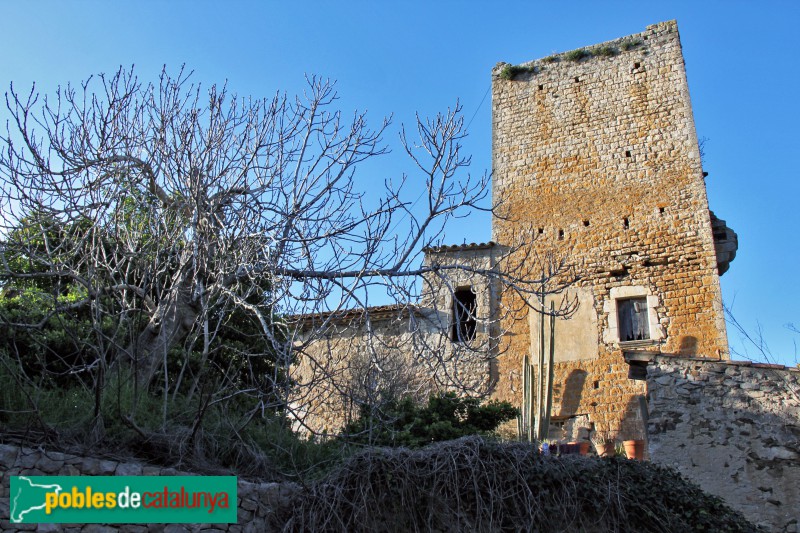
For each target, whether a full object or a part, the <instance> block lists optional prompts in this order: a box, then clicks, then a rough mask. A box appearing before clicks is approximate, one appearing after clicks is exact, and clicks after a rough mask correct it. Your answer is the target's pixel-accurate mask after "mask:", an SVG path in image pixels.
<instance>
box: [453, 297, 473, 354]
mask: <svg viewBox="0 0 800 533" xmlns="http://www.w3.org/2000/svg"><path fill="white" fill-rule="evenodd" d="M476 310H477V298H476V296H475V293H474V292H472V289H471V288H469V287H467V288H464V289H456V292H455V294H454V295H453V331H452V335H451V338H452V340H453V342H465V341H471V340H473V339H474V338H475V330H476V328H477V325H478V321H477V319H476V317H475V311H476Z"/></svg>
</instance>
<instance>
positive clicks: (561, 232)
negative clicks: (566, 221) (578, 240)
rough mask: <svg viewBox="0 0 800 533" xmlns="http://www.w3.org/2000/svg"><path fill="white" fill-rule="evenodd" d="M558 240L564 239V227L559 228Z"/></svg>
mask: <svg viewBox="0 0 800 533" xmlns="http://www.w3.org/2000/svg"><path fill="white" fill-rule="evenodd" d="M558 240H559V241H563V240H564V230H563V229H560V230H558Z"/></svg>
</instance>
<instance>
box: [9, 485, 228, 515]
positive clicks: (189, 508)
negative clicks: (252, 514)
mask: <svg viewBox="0 0 800 533" xmlns="http://www.w3.org/2000/svg"><path fill="white" fill-rule="evenodd" d="M10 496H11V497H10V501H9V515H10V516H9V518H10V520H11V522H14V523H23V524H33V523H68V524H114V523H116V524H146V523H157V524H158V523H161V524H198V523H213V524H223V523H235V522H236V477H234V476H12V477H11V494H10Z"/></svg>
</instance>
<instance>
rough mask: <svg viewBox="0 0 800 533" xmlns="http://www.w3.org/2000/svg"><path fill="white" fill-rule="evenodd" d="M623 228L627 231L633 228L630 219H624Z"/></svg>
mask: <svg viewBox="0 0 800 533" xmlns="http://www.w3.org/2000/svg"><path fill="white" fill-rule="evenodd" d="M622 227H623V228H625V229H628V228H630V227H631V221H630V220H629V219H628V217H625V218H623V219H622Z"/></svg>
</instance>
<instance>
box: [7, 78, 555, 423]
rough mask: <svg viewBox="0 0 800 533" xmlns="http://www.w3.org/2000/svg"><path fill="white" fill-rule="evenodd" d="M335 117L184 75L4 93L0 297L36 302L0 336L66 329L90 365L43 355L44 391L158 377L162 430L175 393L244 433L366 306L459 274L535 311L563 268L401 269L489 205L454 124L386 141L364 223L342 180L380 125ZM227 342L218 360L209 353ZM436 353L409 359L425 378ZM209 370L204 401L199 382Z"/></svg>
mask: <svg viewBox="0 0 800 533" xmlns="http://www.w3.org/2000/svg"><path fill="white" fill-rule="evenodd" d="M335 101H336V93H335V90H334V85H333V84H332V83H331V82H329V81H327V80H323V79H319V78H315V77H312V78H310V79H308V86H307V89H306V91H305V93H304V94H303V95H302V96H298V97H290V96H288V95H286V94H280V93H279V94H276V95H275V96H273V97H272V98H268V99H248V98H238V97H237V96H236V95H233V94H230V93H229V91H228V90H227V88H226V87H225V86H222V87H219V86H211V87H210V88H208V89H203V88H201V87H200V86H199V85H197V84H194V83H192V82H191V80H190V73H188V72H186V71H184V70H181V71H179V72H178V73H177V74H176V75H174V76H172V75H170V74H168V73H167V72H166V71H163V72H162V73H161V75H160V77H159V80H158V82H157V83H154V84H147V83H142V82H141V81H140V80H139V79H138V78H137V77H136V75H135V74H134V72H133V69H130V70H127V69H120V70H119V71H118V72H116V73H114V74H113V75H111V76H106V75H99V76H95V77H92V78H90V79H88V80H87V81H85V82H83V83H81V84H80V85H78V86H72V85H67V86H66V87H64V88H60V89H58V90H57V91H56V92H55V94H53V95H51V96H41V95H39V94H38V93H37V92H36V91H35V90H34V89H31V91H30V92H28V93H20V92H18V91H17V90H16V89H15V88H14V87H13V86H12V87H11V89H10V91H9V92H8V93H7V94H6V107H7V111H8V117H7V122H6V131H5V133H4V134H3V135H2V137H1V138H0V142H1V143H2V152H0V209H1V210H2V214H3V215H2V228H1V229H0V235H2V243H0V280H2V281H1V282H2V283H3V284H4V286H5V287H6V289H9V288H10V287H14V286H20V285H24V284H25V283H38V284H40V287H45V288H44V289H43V291H44V292H49V294H50V295H51V296H52V298H51V299H50V300H48V302H49V304H48V306H49V307H48V309H47V310H46V312H45V313H43V314H42V315H41V317H40V320H37V321H33V322H31V321H28V322H25V323H21V322H19V321H15V320H16V319H14V318H13V317H10V316H0V323H2V324H3V325H5V326H7V327H12V328H16V329H18V330H23V329H26V328H27V329H36V328H42V327H43V325H44V324H46V323H47V321H48V320H52V319H53V318H54V317H65V316H72V315H74V314H75V313H84V315H85V316H86V317H87V320H89V322H90V324H91V331H92V333H91V335H92V340H91V342H88V343H87V344H90V345H91V346H90V349H88V352H87V351H86V350H84V351H83V353H84V356H82V357H83V358H82V359H80V360H77V359H75V358H72V359H70V358H69V357H66V356H65V355H64V354H53V355H55V356H57V357H59V358H60V359H61V362H62V363H63V368H62V371H63V372H64V373H72V374H74V373H76V372H78V373H79V372H89V373H91V375H92V376H93V378H92V379H93V381H92V383H93V385H92V386H93V387H95V388H96V389H97V390H98V391H100V389H101V388H102V386H103V380H104V379H105V378H104V376H106V375H107V368H110V367H112V366H115V365H117V366H125V364H126V363H130V364H132V365H133V366H134V368H135V374H136V375H137V376H138V377H139V378H140V380H139V381H140V385H142V386H146V385H148V384H152V380H153V378H154V376H156V375H159V376H161V379H163V383H164V387H163V390H164V397H165V407H164V409H165V411H166V398H167V396H168V393H169V392H170V391H176V390H178V389H179V388H183V390H186V391H188V395H189V397H190V398H191V397H192V396H194V395H197V396H198V397H201V398H205V399H204V400H203V401H202V402H201V403H200V404H201V407H200V408H198V415H197V418H198V420H199V419H201V418H202V413H203V412H204V410H205V409H206V408H207V407H208V406H209V405H213V404H214V403H215V402H222V401H226V400H229V399H231V398H234V397H242V396H247V397H252V398H253V402H252V404H251V405H252V410H251V416H255V415H256V414H257V413H258V412H259V410H262V411H263V409H269V408H274V407H276V406H277V405H280V406H283V407H287V406H289V404H290V402H289V397H290V395H291V394H292V392H291V390H290V389H291V387H292V380H291V379H289V376H290V374H291V368H292V365H293V361H294V358H295V356H296V354H297V353H311V352H309V351H308V350H306V348H307V347H308V346H309V345H310V343H312V342H314V340H315V339H318V338H320V337H321V336H323V335H325V334H328V333H330V331H331V328H332V327H333V325H334V323H335V321H336V319H337V317H340V316H341V314H342V313H343V312H345V310H350V309H352V308H361V309H364V311H363V312H362V313H360V314H359V315H358V316H359V318H358V320H359V321H360V322H359V324H368V323H369V321H370V319H369V311H368V310H369V308H370V306H369V303H370V301H369V297H370V296H369V295H370V294H371V293H372V292H373V291H374V290H375V289H376V288H379V289H381V290H382V291H383V292H385V293H387V294H389V295H390V296H392V297H393V298H394V299H395V300H396V301H397V303H398V308H402V309H406V310H407V309H410V308H411V306H413V305H415V304H416V303H417V302H418V301H420V298H421V297H424V294H425V293H426V291H427V290H429V289H430V288H431V287H437V289H436V290H439V289H438V288H441V287H445V288H446V289H447V290H449V291H452V290H455V287H453V286H451V284H450V282H448V279H451V278H452V273H453V272H455V271H465V270H466V271H469V272H470V273H471V274H473V275H476V276H483V277H485V278H487V279H491V280H492V281H491V283H493V284H496V285H498V286H497V287H495V289H494V290H496V291H507V290H512V291H516V292H518V293H519V294H521V295H523V301H525V302H531V303H530V305H536V302H538V301H539V299H538V297H537V295H538V294H539V293H540V292H541V290H542V287H544V286H545V285H546V283H545V280H544V279H542V276H543V275H546V276H547V277H548V279H549V278H551V277H552V278H556V277H558V276H561V275H562V274H563V268H565V265H564V264H563V263H562V264H561V265H560V267H559V269H556V270H552V271H551V270H549V271H548V272H547V273H546V274H542V275H540V274H538V273H537V267H535V266H533V265H529V262H528V261H525V260H524V258H520V257H519V254H521V253H524V252H523V251H522V250H524V248H520V247H518V246H516V243H506V247H505V248H504V249H503V252H502V254H499V255H500V257H499V258H497V259H496V260H495V261H494V262H493V263H492V264H491V265H489V266H486V265H477V266H475V265H473V266H470V265H464V264H456V263H448V262H447V261H440V262H431V263H421V262H420V257H421V253H422V252H421V250H423V249H424V248H426V247H434V246H436V245H437V244H439V243H440V241H441V238H442V235H443V233H442V231H443V228H444V225H445V223H446V221H447V220H448V219H449V218H451V217H453V216H460V215H462V214H466V212H468V211H469V210H471V209H482V201H483V200H484V198H485V197H486V194H487V192H488V190H489V189H488V185H489V176H488V175H487V174H483V175H481V176H478V177H473V176H470V175H469V174H467V173H466V167H467V166H468V165H469V163H470V159H469V157H466V156H464V155H463V154H462V152H461V144H460V142H461V140H462V139H463V137H464V136H465V129H464V123H463V119H462V118H461V115H460V111H461V108H460V107H459V106H458V105H456V106H455V108H454V109H452V110H450V111H449V112H447V113H445V114H441V115H439V116H437V117H435V118H433V119H430V120H421V119H418V121H417V124H416V132H415V133H416V134H417V136H418V139H417V140H415V141H411V140H409V138H408V137H407V135H406V132H405V130H403V132H402V134H401V138H400V143H401V145H402V148H403V149H404V150H405V152H406V153H407V154H408V156H409V157H410V159H409V161H410V162H411V163H412V165H411V169H412V170H411V171H410V172H409V173H408V174H400V175H399V176H398V178H397V179H396V180H394V181H386V182H385V183H383V186H384V188H385V192H384V194H383V196H382V198H381V199H380V200H378V201H377V202H376V203H375V205H372V206H367V205H365V202H364V194H363V193H362V191H361V190H360V189H359V186H358V182H357V180H356V174H355V173H356V170H357V167H358V165H359V164H360V163H362V162H364V161H365V160H368V159H371V158H373V157H376V156H379V155H381V154H384V153H385V152H386V151H387V147H386V146H384V144H383V140H382V135H383V134H384V132H385V131H386V128H387V125H388V122H387V121H386V120H384V121H382V122H380V123H379V125H378V126H377V128H375V129H372V128H370V127H369V126H368V124H367V121H366V117H365V115H364V114H363V113H354V114H353V115H352V116H349V117H348V116H345V115H344V114H343V113H342V112H341V111H338V110H337V109H336V108H335ZM410 181H421V182H422V183H424V188H425V195H424V196H423V198H424V200H423V203H422V205H423V206H424V208H423V209H421V210H420V211H421V214H420V213H418V212H417V211H415V210H414V209H413V206H412V205H411V202H409V201H408V200H407V198H406V192H405V189H404V186H405V185H406V184H407V183H408V182H410ZM529 237H530V235H528V234H521V235H520V243H523V242H526V241H527V240H528V239H529ZM531 238H532V237H531ZM515 254H516V256H515ZM510 257H516V258H515V259H514V261H506V262H505V263H504V261H505V260H506V259H507V258H510ZM511 265H516V266H513V267H512V266H511ZM525 265H528V266H525ZM541 272H544V271H543V270H542V271H541ZM561 279H566V277H563V276H562V278H561ZM566 284H568V282H562V283H560V284H551V285H547V286H548V287H552V290H553V291H555V292H557V291H558V290H561V289H562V288H563V287H564V286H566ZM423 299H424V298H423ZM434 307H435V305H434ZM439 311H441V312H442V313H441V314H445V315H446V314H447V312H448V311H447V310H446V309H445V310H442V309H440V310H439ZM542 311H543V312H544V310H542ZM348 312H349V311H348ZM508 312H511V311H508ZM560 312H562V313H563V312H564V310H563V309H562V310H561V311H560ZM70 314H72V315H70ZM309 314H316V316H317V317H318V318H319V320H318V321H316V322H315V323H314V324H313V326H312V327H309V326H308V325H307V324H303V323H302V322H303V321H302V320H296V321H294V322H292V321H291V320H287V317H298V316H309ZM479 318H480V319H481V320H486V321H488V320H490V318H491V319H492V320H498V319H499V316H494V317H488V316H487V317H479ZM427 320H433V321H437V320H438V321H439V322H441V321H442V318H441V317H438V318H437V316H436V312H434V313H433V314H432V315H431V313H428V315H427ZM446 327H447V326H446V325H445V328H446ZM412 329H413V328H412ZM226 331H227V333H226ZM487 331H488V330H487ZM309 332H310V334H309ZM499 334H500V333H499V332H497V331H492V332H490V334H489V335H488V337H490V338H493V339H496V338H497V337H498V336H499ZM234 337H235V338H236V339H239V340H242V339H243V340H242V342H241V343H240V344H237V345H236V346H238V348H236V347H234V348H231V345H230V344H231V343H229V342H226V343H220V342H219V341H220V339H222V338H227V339H230V338H234ZM412 337H413V336H412ZM488 337H487V338H488ZM256 339H257V342H256ZM413 342H418V341H413ZM464 345H465V347H464V350H472V351H473V352H480V353H481V354H484V356H485V357H491V356H493V355H491V354H490V352H489V351H487V350H485V349H484V348H485V346H484V347H477V346H470V345H469V343H464ZM253 346H258V349H254V348H252V347H253ZM178 348H180V350H178V351H179V352H181V350H182V352H181V353H183V355H180V354H179V355H177V356H176V357H175V360H174V361H173V360H171V359H170V357H171V356H170V354H171V353H173V352H174V351H175V350H177V349H178ZM237 350H238V351H237ZM462 351H463V350H462ZM445 352H446V350H443V349H441V347H440V348H436V347H432V346H431V345H430V344H428V345H427V346H419V344H417V347H416V348H415V350H414V353H416V354H417V355H418V356H419V357H423V358H424V357H428V358H429V360H428V361H429V362H430V360H435V361H438V362H439V363H442V357H444V356H443V355H442V354H444V353H445ZM86 353H89V354H90V355H89V356H86V355H85V354H86ZM188 353H191V354H194V355H193V358H192V357H189V355H186V354H188ZM372 353H377V351H374V350H373V352H372ZM448 353H450V355H449V356H448V357H450V360H449V362H448V364H451V363H452V364H454V365H456V366H457V363H458V354H455V355H453V353H452V350H451V352H448ZM487 354H489V355H487ZM495 355H496V354H495ZM264 359H268V360H269V364H267V365H264V364H259V360H262V362H263V360H264ZM367 360H368V362H370V364H374V365H376V366H377V367H380V366H381V363H380V361H378V359H377V356H375V357H372V358H371V357H367ZM234 361H235V362H236V364H235V365H234V364H233V362H234ZM315 365H316V368H317V369H318V370H319V371H320V372H321V376H322V377H325V376H326V375H329V374H330V373H331V372H332V371H330V369H329V368H328V364H327V362H326V361H324V360H320V361H316V362H315ZM434 366H436V365H434ZM439 366H440V367H441V368H446V371H447V372H450V373H451V374H452V376H451V377H453V378H454V379H453V381H455V382H458V376H457V375H456V374H453V370H452V368H450V367H448V365H447V364H442V365H439ZM451 366H452V365H451ZM209 369H213V370H214V371H215V372H216V375H217V376H218V380H217V381H216V382H215V383H216V384H215V385H214V388H213V390H206V389H203V387H204V382H203V380H202V379H201V377H202V376H203V375H204V373H207V372H209V371H210V370H209ZM362 374H363V375H365V376H366V375H369V372H366V373H362ZM359 375H361V374H359ZM243 376H244V377H243ZM265 390H269V391H270V394H269V395H267V394H265V392H264V391H265ZM98 397H99V392H98ZM98 405H99V404H98ZM97 414H99V407H98V413H97ZM165 420H166V416H165ZM242 424H246V420H245V421H244V422H242ZM240 427H241V426H239V428H240ZM195 429H196V428H195ZM236 429H237V428H234V430H236Z"/></svg>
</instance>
